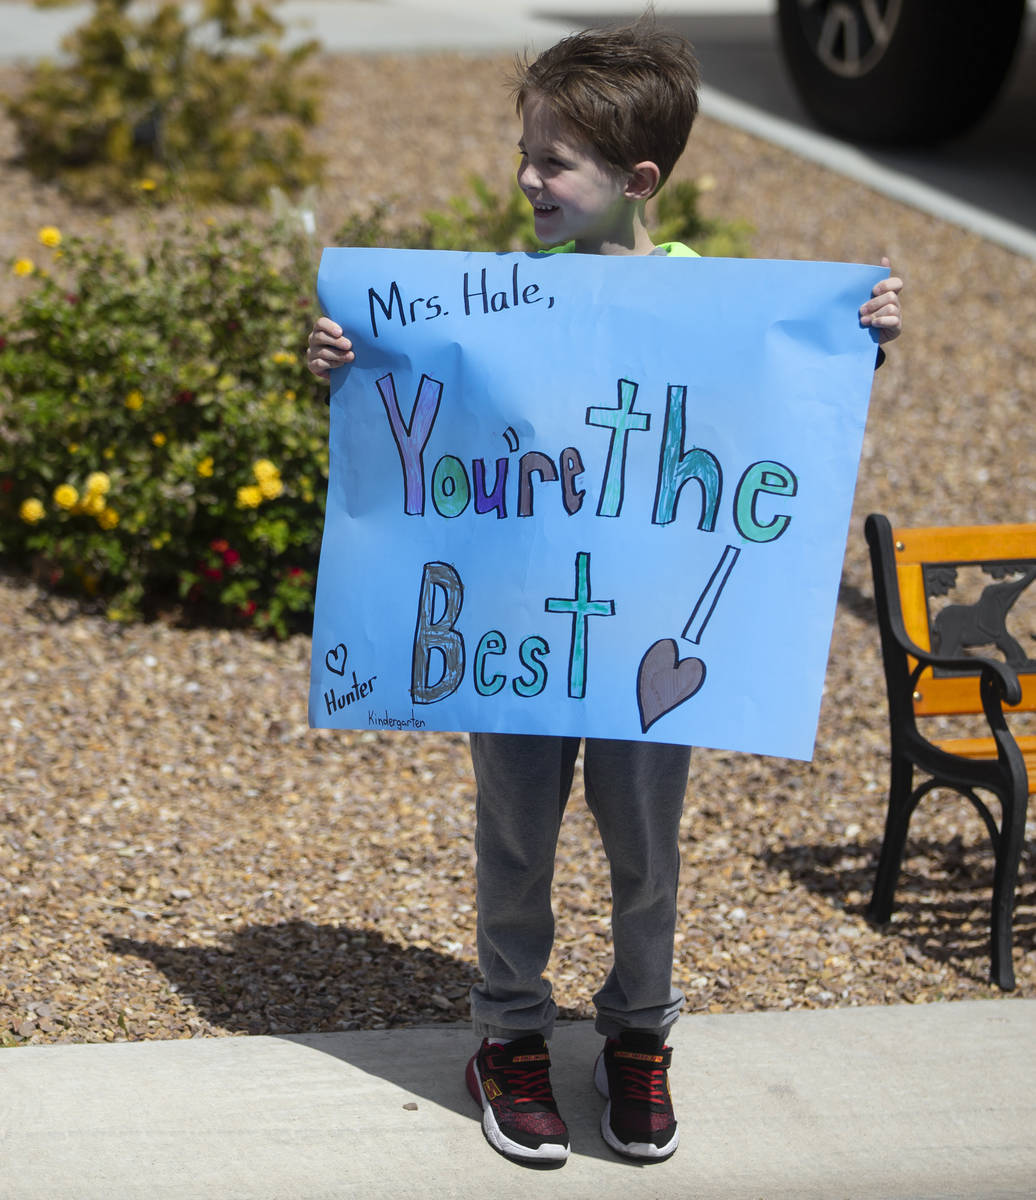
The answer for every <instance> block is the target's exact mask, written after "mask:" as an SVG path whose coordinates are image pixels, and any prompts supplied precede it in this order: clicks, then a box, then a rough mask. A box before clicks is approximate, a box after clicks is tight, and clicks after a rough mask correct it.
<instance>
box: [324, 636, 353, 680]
mask: <svg viewBox="0 0 1036 1200" xmlns="http://www.w3.org/2000/svg"><path fill="white" fill-rule="evenodd" d="M348 657H349V651H348V650H346V648H345V642H339V643H338V645H337V646H335V648H334V649H333V650H328V652H327V653H326V654H325V655H324V662H325V663H327V669H328V670H329V671H334V673H335V674H336V675H344V674H345V660H346V659H347V658H348ZM339 660H340V661H339Z"/></svg>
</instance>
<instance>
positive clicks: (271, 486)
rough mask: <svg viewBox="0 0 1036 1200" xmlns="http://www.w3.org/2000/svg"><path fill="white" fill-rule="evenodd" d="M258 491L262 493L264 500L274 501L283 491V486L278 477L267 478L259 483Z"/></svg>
mask: <svg viewBox="0 0 1036 1200" xmlns="http://www.w3.org/2000/svg"><path fill="white" fill-rule="evenodd" d="M259 490H260V491H261V492H262V494H263V499H264V500H276V499H277V497H278V496H279V495H280V494H281V492H283V491H284V484H283V483H281V480H280V476H277V477H276V478H275V477H273V476H268V477H267V478H266V479H261V480H260V481H259Z"/></svg>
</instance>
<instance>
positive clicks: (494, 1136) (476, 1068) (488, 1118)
mask: <svg viewBox="0 0 1036 1200" xmlns="http://www.w3.org/2000/svg"><path fill="white" fill-rule="evenodd" d="M465 1078H466V1079H467V1084H468V1091H469V1092H470V1093H471V1095H472V1097H473V1098H474V1100H475V1102H476V1104H479V1105H480V1106H481V1108H482V1130H483V1132H484V1133H485V1135H486V1140H487V1141H488V1142H489V1144H490V1145H491V1146H492V1147H493V1149H494V1150H498V1151H499V1152H500V1153H501V1154H503V1155H504V1156H505V1157H506V1158H512V1159H515V1160H516V1161H518V1162H524V1163H532V1164H535V1165H537V1166H561V1164H562V1163H563V1162H564V1161H565V1159H567V1158H568V1129H567V1128H566V1126H565V1122H564V1121H563V1120H562V1119H561V1116H560V1115H559V1113H558V1106H557V1104H556V1103H555V1102H554V1093H553V1092H552V1091H551V1088H550V1054H549V1052H548V1050H547V1043H546V1042H545V1041H544V1040H543V1038H542V1037H541V1036H540V1035H539V1034H538V1033H536V1034H531V1035H530V1036H528V1037H523V1038H518V1039H517V1040H515V1041H513V1042H507V1043H505V1044H503V1045H493V1044H491V1043H490V1042H489V1041H488V1040H486V1041H483V1043H482V1045H481V1046H480V1047H479V1051H478V1053H477V1054H476V1055H475V1056H474V1057H473V1058H472V1060H471V1062H469V1063H468V1069H467V1072H466V1076H465Z"/></svg>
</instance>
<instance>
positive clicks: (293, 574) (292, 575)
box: [288, 567, 306, 579]
mask: <svg viewBox="0 0 1036 1200" xmlns="http://www.w3.org/2000/svg"><path fill="white" fill-rule="evenodd" d="M305 573H306V572H305V571H303V569H302V568H301V567H292V568H291V570H290V571H289V572H288V578H289V579H301V578H302V576H303V575H305Z"/></svg>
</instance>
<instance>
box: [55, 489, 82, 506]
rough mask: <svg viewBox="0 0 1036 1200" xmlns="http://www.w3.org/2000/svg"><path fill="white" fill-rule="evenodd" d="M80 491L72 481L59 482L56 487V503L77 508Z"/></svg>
mask: <svg viewBox="0 0 1036 1200" xmlns="http://www.w3.org/2000/svg"><path fill="white" fill-rule="evenodd" d="M78 500H79V493H78V492H77V491H76V489H75V488H74V487H73V486H72V485H71V484H70V483H59V484H58V486H57V487H56V488H55V489H54V503H55V504H56V505H57V506H58V508H66V509H68V508H75V506H76V503H77V502H78Z"/></svg>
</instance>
